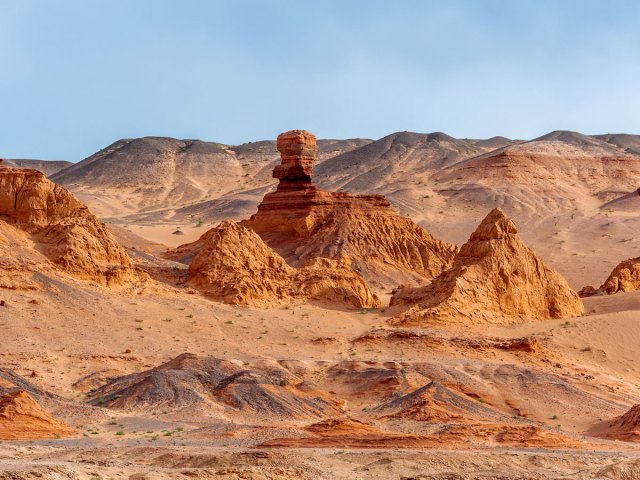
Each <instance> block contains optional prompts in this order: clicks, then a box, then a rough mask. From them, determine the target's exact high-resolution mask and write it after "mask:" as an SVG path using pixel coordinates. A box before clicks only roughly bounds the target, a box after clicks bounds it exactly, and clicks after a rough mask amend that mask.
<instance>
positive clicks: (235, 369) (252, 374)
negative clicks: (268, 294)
mask: <svg viewBox="0 0 640 480" xmlns="http://www.w3.org/2000/svg"><path fill="white" fill-rule="evenodd" d="M89 398H90V401H91V403H93V404H94V405H104V406H106V407H109V408H117V409H126V410H140V409H145V410H149V409H151V410H154V409H158V408H163V409H166V408H173V409H180V408H184V409H187V410H188V411H189V412H190V413H191V414H197V413H200V412H211V411H214V412H218V413H221V414H223V413H224V412H228V413H229V414H231V415H233V416H236V415H241V414H245V415H256V414H258V415H273V416H278V417H282V418H291V419H297V418H323V417H327V416H333V415H336V414H339V413H340V412H341V411H342V410H341V406H340V403H339V402H337V401H336V400H333V399H332V398H330V396H328V395H327V394H326V393H324V392H321V391H319V390H317V389H316V388H315V387H314V386H313V385H312V384H311V383H309V382H306V381H304V380H303V379H302V378H300V377H298V376H296V375H295V374H293V373H291V372H289V371H288V370H286V369H284V368H282V367H279V366H277V365H255V366H251V367H249V366H248V365H246V366H240V365H239V364H238V363H236V362H232V361H229V360H221V359H218V358H213V357H197V356H195V355H193V354H186V353H185V354H182V355H180V356H179V357H176V358H174V359H173V360H170V361H169V362H166V363H164V364H162V365H160V366H158V367H155V368H152V369H150V370H146V371H144V372H140V373H134V374H131V375H126V376H122V377H118V378H116V379H114V380H112V381H110V382H109V383H107V384H106V385H104V386H102V387H101V388H99V389H97V390H96V391H95V392H93V393H91V394H90V397H89Z"/></svg>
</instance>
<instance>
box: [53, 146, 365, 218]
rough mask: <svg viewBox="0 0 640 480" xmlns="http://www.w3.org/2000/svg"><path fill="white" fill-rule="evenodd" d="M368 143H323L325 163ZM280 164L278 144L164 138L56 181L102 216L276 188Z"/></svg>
mask: <svg viewBox="0 0 640 480" xmlns="http://www.w3.org/2000/svg"><path fill="white" fill-rule="evenodd" d="M367 142H368V140H361V139H354V140H323V141H321V142H320V151H321V158H322V159H325V158H330V157H331V156H334V155H337V154H339V153H341V152H343V151H346V150H349V149H352V148H356V147H358V146H360V145H363V144H366V143H367ZM277 159H278V152H277V150H276V148H275V142H273V141H263V142H253V143H247V144H243V145H238V146H231V145H223V144H220V143H215V142H205V141H201V140H178V139H174V138H165V137H144V138H134V139H123V140H118V141H117V142H114V143H113V144H111V145H109V146H108V147H106V148H104V149H102V150H100V151H99V152H96V153H95V154H94V155H91V156H90V157H88V158H86V159H84V160H82V161H81V162H78V163H76V164H74V165H72V166H70V167H69V168H66V169H64V170H63V171H60V172H57V173H56V174H55V175H53V176H52V180H54V181H55V182H57V183H59V184H61V185H64V186H66V187H68V188H70V189H71V190H72V191H73V192H74V193H76V194H77V195H78V196H79V197H80V198H81V199H83V200H85V201H86V202H87V203H88V204H89V205H90V206H91V208H92V210H94V211H96V212H97V213H98V214H99V215H101V216H108V217H122V216H127V215H136V214H141V213H144V214H152V218H156V219H165V218H170V217H171V216H172V215H171V211H170V210H168V209H174V208H179V207H185V206H189V205H193V204H196V203H199V202H205V201H209V200H212V199H216V198H219V197H221V196H224V195H229V194H232V193H233V192H239V191H243V190H246V189H248V188H256V187H263V186H265V185H270V184H272V183H273V182H272V180H271V169H272V168H273V165H274V164H275V162H276V161H277Z"/></svg>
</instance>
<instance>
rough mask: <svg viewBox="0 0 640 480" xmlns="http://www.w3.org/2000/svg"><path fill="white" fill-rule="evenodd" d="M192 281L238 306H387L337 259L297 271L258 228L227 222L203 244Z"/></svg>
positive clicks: (205, 237)
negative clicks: (313, 302)
mask: <svg viewBox="0 0 640 480" xmlns="http://www.w3.org/2000/svg"><path fill="white" fill-rule="evenodd" d="M196 244H198V247H199V248H198V253H197V254H196V255H195V258H194V259H193V261H192V262H191V264H190V266H189V275H190V282H191V284H192V285H194V286H195V287H197V288H198V289H200V290H202V291H203V292H204V293H205V294H206V295H208V296H211V297H213V298H215V299H217V300H221V301H223V302H225V303H230V304H233V305H251V306H258V307H272V306H276V305H282V304H285V303H289V302H291V301H294V300H298V299H312V300H319V301H327V302H331V303H339V304H342V305H344V304H348V305H353V306H355V307H378V306H381V303H380V301H379V300H378V298H377V297H376V296H375V295H374V294H373V293H371V291H370V290H369V287H368V286H367V284H366V283H365V282H364V280H363V279H362V277H360V276H359V275H358V274H356V273H354V272H353V271H351V270H350V269H348V268H347V266H346V265H343V264H341V263H339V262H337V261H334V260H330V259H324V258H323V259H320V258H317V259H315V260H313V261H311V262H308V263H307V264H305V265H304V266H302V267H301V268H293V267H291V266H290V265H288V264H287V262H285V260H284V259H283V258H282V257H280V255H278V254H277V253H276V252H274V251H273V250H272V249H271V248H269V247H268V246H267V245H266V244H265V243H264V242H263V241H262V239H261V238H260V237H259V236H258V235H257V234H256V233H255V232H254V231H252V230H250V229H248V228H245V227H243V226H241V225H239V224H237V223H235V222H231V221H226V222H223V223H222V224H220V225H219V226H217V227H215V228H212V229H211V230H209V231H208V232H206V233H205V234H204V235H203V236H202V237H201V238H200V239H199V240H198V241H197V242H196Z"/></svg>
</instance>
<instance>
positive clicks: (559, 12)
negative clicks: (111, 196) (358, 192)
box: [0, 0, 640, 162]
mask: <svg viewBox="0 0 640 480" xmlns="http://www.w3.org/2000/svg"><path fill="white" fill-rule="evenodd" d="M638 19H640V2H638V1H635V0H629V1H627V0H609V1H599V0H598V1H596V0H448V1H444V0H439V1H430V0H386V1H383V0H339V1H338V0H321V1H320V0H295V1H294V0H226V1H225V0H173V1H169V0H55V1H52V0H0V157H4V158H40V159H49V160H52V159H61V160H69V161H74V162H75V161H79V160H81V159H83V158H85V157H87V156H89V155H91V154H92V153H94V152H96V151H97V150H99V149H101V148H104V147H105V146H107V145H109V144H111V143H113V142H114V141H116V140H117V139H120V138H132V137H140V136H147V135H153V136H170V137H176V138H199V139H202V140H208V141H217V142H220V143H226V144H232V145H233V144H239V143H244V142H248V141H256V140H264V139H274V138H275V137H276V136H277V134H278V133H280V132H283V131H286V130H291V129H297V128H300V129H306V130H309V131H311V132H313V133H315V134H316V135H317V136H318V137H319V138H354V137H362V138H373V139H376V138H381V137H383V136H385V135H388V134H390V133H392V132H396V131H403V130H408V131H416V132H432V131H443V132H446V133H448V134H449V135H452V136H455V137H459V138H488V137H492V136H495V135H503V136H506V137H510V138H525V139H530V138H535V137H537V136H540V135H543V134H545V133H547V132H549V131H552V130H575V131H580V132H582V133H586V134H596V133H611V132H616V133H618V132H626V133H635V134H638V133H640V28H638V22H639V20H638Z"/></svg>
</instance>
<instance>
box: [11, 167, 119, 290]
mask: <svg viewBox="0 0 640 480" xmlns="http://www.w3.org/2000/svg"><path fill="white" fill-rule="evenodd" d="M0 220H2V221H3V222H0V223H5V222H6V224H9V225H11V226H13V227H15V228H17V229H19V230H21V231H23V232H25V233H26V234H27V235H28V236H29V238H30V241H32V242H33V243H34V248H36V249H37V250H38V251H39V252H41V253H43V254H44V255H45V256H46V257H47V258H48V259H49V260H50V261H51V262H53V263H54V264H55V265H57V266H58V267H60V268H62V269H63V270H65V271H66V272H68V273H70V274H73V275H75V276H77V277H81V278H85V279H89V280H92V281H96V282H98V283H101V284H118V283H122V282H124V281H126V280H129V279H131V277H132V268H131V261H130V259H129V256H128V255H127V253H126V251H125V250H124V249H123V248H122V247H121V246H120V245H118V243H117V242H116V241H115V239H114V238H113V236H112V234H111V232H109V230H108V229H107V227H106V226H105V225H104V224H103V223H102V222H100V221H99V220H98V219H97V218H96V217H95V216H94V215H93V214H92V213H91V212H89V210H88V208H87V207H86V206H85V205H84V204H83V203H82V202H80V201H79V200H78V199H77V198H75V197H74V196H73V195H72V194H71V193H70V192H69V191H67V190H66V189H64V188H63V187H61V186H59V185H56V184H55V183H53V182H51V181H49V180H48V179H47V178H46V177H45V175H44V174H43V173H42V172H40V171H38V170H32V169H19V168H11V167H6V166H0ZM13 236H14V237H15V235H13Z"/></svg>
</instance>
